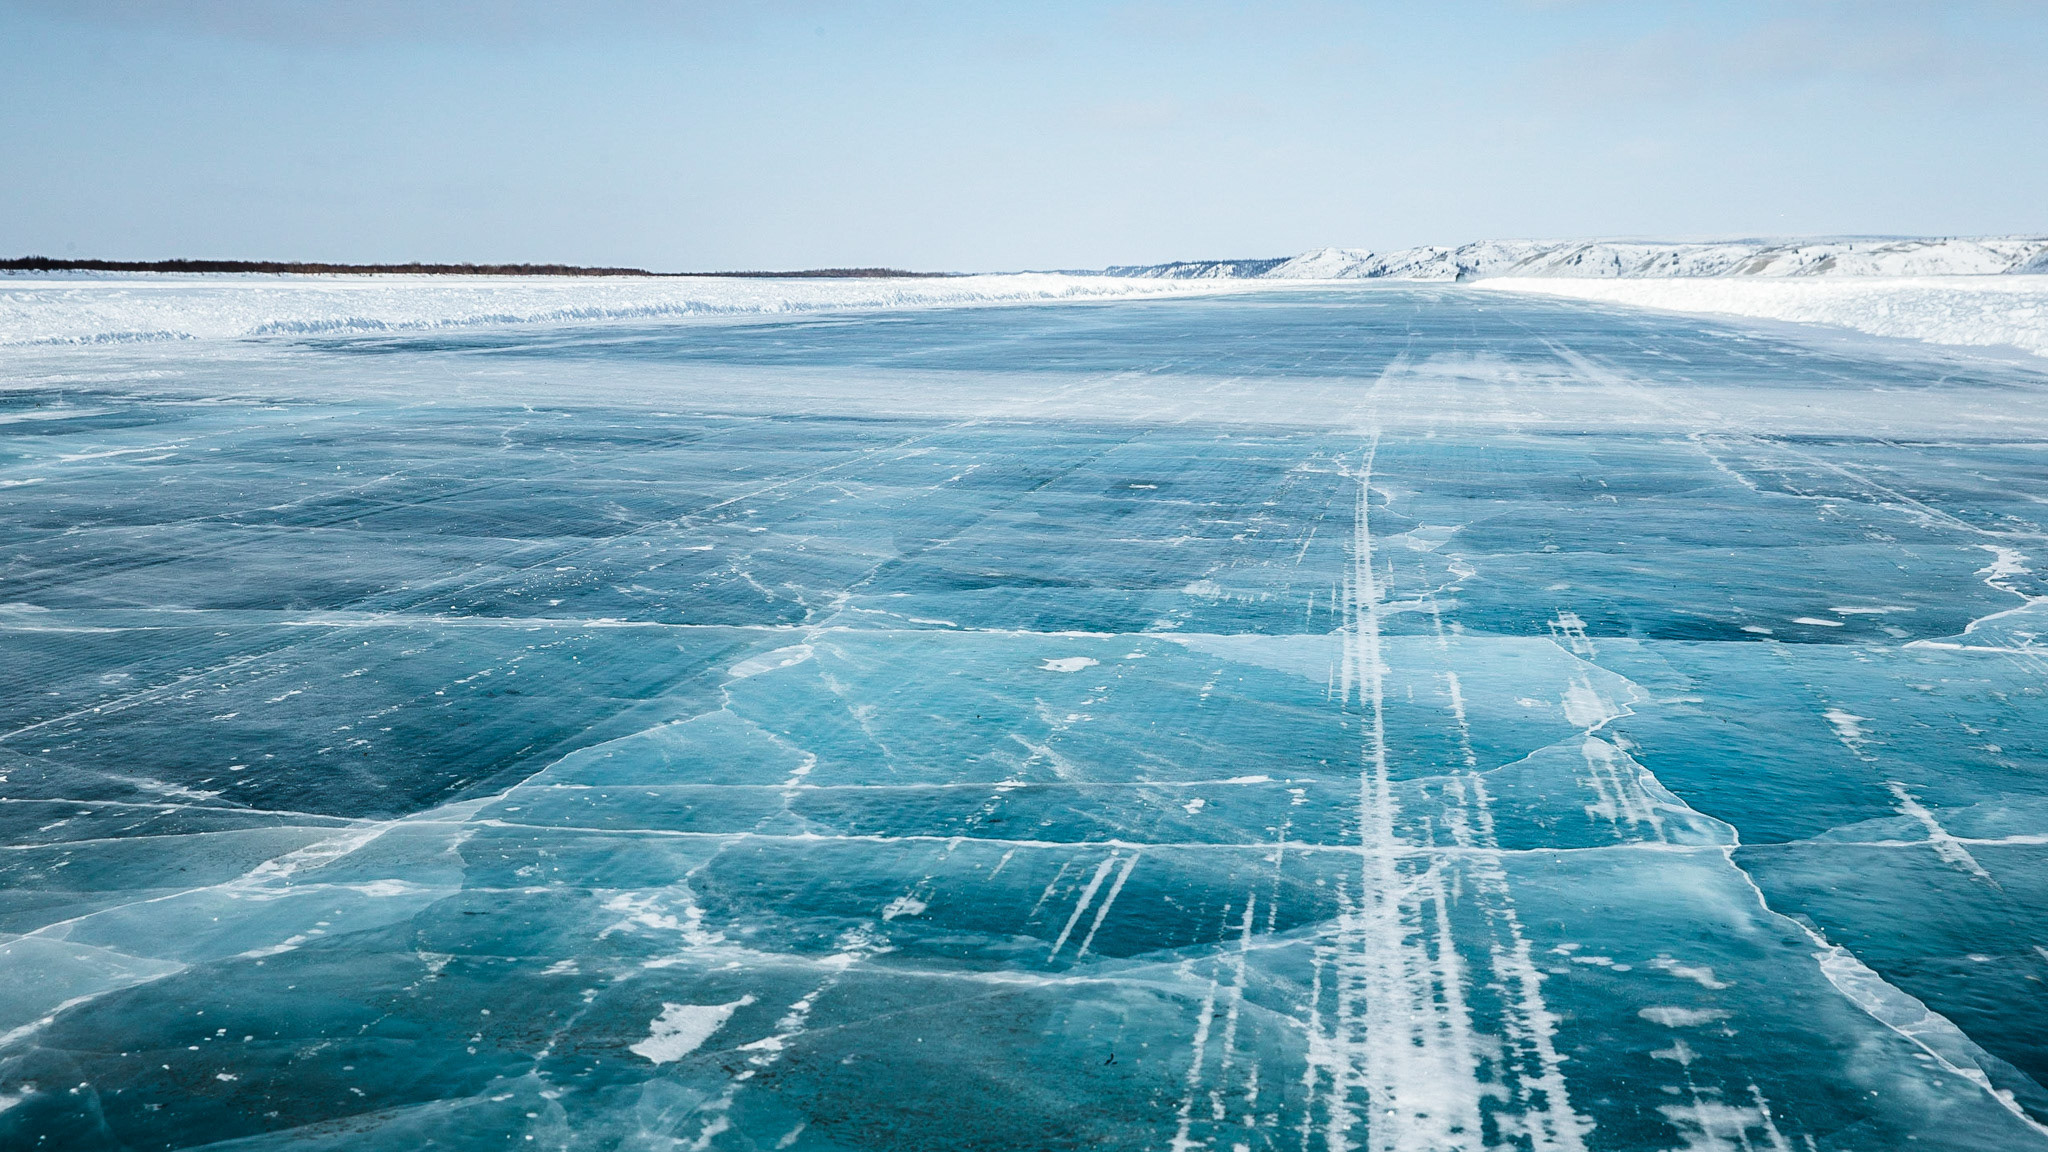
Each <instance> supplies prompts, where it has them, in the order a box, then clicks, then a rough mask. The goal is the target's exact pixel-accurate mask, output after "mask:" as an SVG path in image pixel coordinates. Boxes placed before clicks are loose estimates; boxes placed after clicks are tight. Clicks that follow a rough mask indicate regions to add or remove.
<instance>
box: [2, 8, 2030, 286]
mask: <svg viewBox="0 0 2048 1152" xmlns="http://www.w3.org/2000/svg"><path fill="white" fill-rule="evenodd" d="M416 9H426V10H428V11H427V12H426V13H425V14H422V13H421V12H420V11H416ZM2044 61H2048V3H2044V2H2042V0H2006V2H1990V0H1985V2H1970V0H1948V2H1941V3H1935V2H1927V3H1885V2H1882V0H1865V2H1860V3H1857V2H1839V0H1838V2H1828V0H1777V2H1767V3H1744V2H1734V0H1730V2H1716V3H1705V2H1700V3H1661V4H1660V3H1654V2H1650V0H1636V2H1632V3H1599V2H1591V0H1587V2H1571V0H1550V2H1538V0H1493V2H1479V0H1471V2H1458V0H1442V2H1435V3H1413V4H1410V3H1351V4H1341V3H1288V2H1285V0H1272V2H1268V3H1262V4H1256V5H1254V4H1222V3H1214V4H1207V3H1181V4H1172V3H1124V4H1118V3H1097V4H1066V3H1057V2H1051V0H1036V2H1034V3H1029V4H1003V3H965V2H956V3H871V4H862V3H840V4H811V3H795V2H791V3H777V2H773V0H770V2H764V3H720V4H699V3H655V2H652V0H644V2H620V3H610V4H606V3H600V2H586V3H581V4H576V5H573V6H572V5H566V4H548V3H541V2H538V0H495V2H490V3H485V2H466V3H448V4H442V5H433V4H432V3H431V2H430V0H422V2H420V3H405V2H403V0H353V2H345V0H303V2H299V3H288V2H273V3H257V2H254V0H189V2H185V3H178V2H174V0H158V2H151V0H63V2H40V3H39V2H25V0H0V160H4V179H0V253H5V254H25V253H32V252H33V253H40V254H45V255H77V256H105V257H113V258H130V259H133V258H161V257H166V256H211V257H233V258H277V259H325V260H346V261H386V260H390V261H397V260H412V259H420V260H456V261H461V260H479V261H497V260H528V261H568V262H575V263H608V264H633V265H641V266H646V267H652V268H661V269H714V268H718V269H729V268H790V267H815V266H825V265H852V264H861V265H868V264H887V265H894V266H898V267H909V268H928V269H997V268H1052V267H1095V266H1101V265H1103V264H1107V263H1126V262H1139V261H1158V260H1170V259H1178V258H1199V257H1217V256H1265V255H1285V254H1292V253H1295V252H1299V251H1302V250H1304V249H1307V248H1313V247H1318V246H1321V245H1325V244H1336V245H1345V246H1354V247H1376V248H1391V247H1400V246H1406V245H1411V244H1418V243H1458V242H1462V241H1465V240H1472V239H1482V238H1489V237H1563V236H1589V235H1603V236H1623V235H1636V236H1643V235H1655V236H1668V237H1691V236H1731V235H1786V234H1812V233H1858V234H1897V233H1906V234H1923V233H1938V234H1971V235H1974V234H1988V233H2012V232H2048V63H2044Z"/></svg>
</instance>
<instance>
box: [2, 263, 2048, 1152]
mask: <svg viewBox="0 0 2048 1152" xmlns="http://www.w3.org/2000/svg"><path fill="white" fill-rule="evenodd" d="M211 290H212V289H209V291H211ZM255 290H256V289H252V291H255ZM79 291H80V292H82V293H85V294H86V295H88V296H89V295H90V294H91V291H92V289H91V286H90V285H87V286H86V287H84V288H81V289H79ZM248 307H251V308H258V309H259V310H260V307H261V304H260V301H259V302H257V303H254V304H249V305H248ZM488 319H489V318H488V317H485V318H484V320H483V321H479V322H478V323H475V324H471V325H467V326H454V327H446V326H444V327H439V328H434V329H432V330H418V331H410V330H404V329H402V328H393V329H391V330H387V331H331V332H326V333H322V332H310V333H309V332H307V331H298V332H294V331H291V330H288V329H272V330H271V331H272V333H273V334H271V335H267V336H261V337H257V338H232V339H230V338H216V339H192V340H158V341H150V340H145V339H140V338H120V339H109V340H107V341H104V342H100V343H90V342H87V343H78V344H71V345H62V346H59V345H50V344H28V343H23V344H18V345H16V346H13V347H10V348H7V349H4V350H0V371H4V379H5V390H4V392H0V437H4V451H0V509H4V511H0V531H4V536H5V539H4V548H0V643H4V646H5V648H4V652H0V819H4V821H5V824H4V833H0V844H4V849H0V869H4V871H0V1146H4V1147H6V1148H10V1149H15V1148H19V1149H93V1150H97V1149H107V1150H114V1149H162V1148H199V1147H220V1148H233V1149H237V1150H245V1152H255V1150H268V1149H285V1148H290V1149H295V1150H296V1149H322V1148H327V1149H335V1150H337V1152H339V1150H343V1149H346V1150H350V1152H355V1150H361V1149H375V1150H386V1149H388V1150H413V1149H420V1148H430V1147H431V1148H454V1149H482V1148H493V1149H497V1148H545V1149H578V1150H580V1149H632V1150H652V1149H747V1150H752V1149H763V1150H767V1149H795V1150H806V1149H816V1150H825V1149H832V1150H875V1152H903V1150H910V1149H1039V1148H1116V1149H1157V1150H1160V1152H1187V1150H1190V1149H1213V1150H1215V1152H1253V1150H1257V1152H1263V1150H1268V1149H1279V1150H1287V1152H1323V1150H1338V1149H1361V1150H1371V1152H1425V1150H1453V1149H1472V1150H1476V1149H1490V1148H1498V1149H1516V1150H1521V1152H1539V1150H1554V1152H1577V1150H1581V1149H1584V1150H1608V1149H1612V1150H1624V1149H1673V1148H1686V1149H1729V1150H1735V1149H1741V1150H1749V1152H1763V1150H1772V1152H1777V1150H1785V1152H1794V1150H1819V1149H1864V1150H1871V1152H1891V1150H1896V1149H1901V1148H1907V1147H1913V1148H1922V1149H1984V1150H1993V1149H1995V1150H2017V1149H2028V1148H2042V1149H2048V1130H2044V1129H2043V1127H2042V1123H2043V1121H2044V1120H2048V1093H2044V1091H2043V1090H2042V1087H2041V1081H2042V1080H2043V1078H2044V1077H2048V988H2044V984H2043V980H2044V978H2048V951H2044V948H2048V918H2044V911H2048V867H2044V864H2048V698H2044V689H2048V681H2044V676H2048V642H2044V641H2043V640H2042V639H2041V637H2042V636H2043V635H2044V634H2048V528H2044V525H2048V467H2044V466H2048V369H2044V368H2043V367H2042V366H2041V365H2039V364H2035V365H2031V366H2030V365H2028V364H2026V363H2024V362H2021V361H2019V360H2017V359H2011V360H1998V359H1992V358H1972V357H1969V356H1965V355H1963V354H1960V353H1949V352H1941V351H1936V350H1929V349H1920V350H1916V349H1913V348H1911V347H1909V346H1905V345H1901V344H1897V343H1886V342H1879V341H1875V340H1871V341H1867V342H1864V343H1860V344H1859V343H1854V342H1845V341H1843V340H1840V339H1832V340H1830V341H1828V342H1820V341H1803V340H1801V339H1800V338H1799V337H1798V335H1797V334H1796V333H1788V332H1787V331H1785V330H1783V329H1781V328H1771V329H1764V328H1758V327H1745V326H1744V322H1742V321H1737V320H1723V319H1697V318H1686V317H1681V316H1674V315H1669V314H1656V313H1647V312H1630V311H1627V310H1624V309H1620V308H1616V307H1613V306H1610V305H1597V304H1587V303H1579V302H1572V301H1564V300H1557V299H1547V298H1542V297H1533V296H1531V297H1523V296H1518V295H1514V294H1507V293H1490V292H1482V291H1478V290H1474V289H1471V288H1467V287H1459V286H1451V285H1446V286H1431V287H1417V286H1406V287H1401V286H1363V287H1351V288H1333V287H1313V286H1311V287H1279V288H1266V289H1261V290H1259V291H1256V292H1241V293H1235V294H1229V295H1213V296H1209V297H1205V298H1188V299H1130V300H1096V301H1091V302H1052V303H1035V304H1009V305H1003V306H973V307H939V306H930V307H922V308H913V309H903V308H896V309H887V310H877V311H866V312H858V311H856V312H818V313H812V314H801V315H756V316H738V317H733V316H728V317H723V318H691V317H687V316H685V317H667V316H650V317H642V318H638V319H633V318H627V319H602V318H599V319H596V320H591V319H588V318H584V317H579V316H577V315H573V314H570V315H566V316H562V317H556V318H553V319H548V318H543V319H541V320H537V321H534V322H529V323H524V324H517V325H506V324H493V323H490V322H488ZM238 323H239V322H238ZM131 335H132V334H131ZM145 335H146V333H145Z"/></svg>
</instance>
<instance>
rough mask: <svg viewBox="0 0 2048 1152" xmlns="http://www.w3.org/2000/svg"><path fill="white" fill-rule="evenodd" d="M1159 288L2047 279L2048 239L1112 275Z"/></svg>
mask: <svg viewBox="0 0 2048 1152" xmlns="http://www.w3.org/2000/svg"><path fill="white" fill-rule="evenodd" d="M1108 271H1109V272H1110V274H1112V275H1116V276H1132V277H1148V278H1158V279H1171V280H1183V279H1244V278H1253V279H1262V280H1378V279H1388V280H1477V279H1482V278H1485V277H1491V276H1542V277H1574V278H1584V279H1670V278H1680V277H1699V276H1766V277H1782V276H1986V275H1999V274H2005V273H2026V272H2035V273H2048V236H2010V237H1994V238H1991V239H1979V240H1966V239H1953V238H1936V239H1823V240H1811V239H1809V240H1726V241H1714V242H1706V243H1661V242H1656V241H1633V240H1630V241H1622V240H1567V241H1541V240H1484V241H1480V242H1478V243H1474V244H1463V245H1459V246H1458V247H1455V248H1445V247H1438V246H1428V247H1422V248H1406V249H1402V250H1400V251H1397V252H1370V251H1367V250H1365V249H1362V248H1319V249H1316V250H1315V251H1313V252H1306V253H1303V254H1302V255H1300V256H1296V257H1294V258H1293V259H1272V260H1211V261H1181V262H1177V263H1173V264H1155V265H1149V266H1139V267H1119V268H1112V269H1109V270H1108Z"/></svg>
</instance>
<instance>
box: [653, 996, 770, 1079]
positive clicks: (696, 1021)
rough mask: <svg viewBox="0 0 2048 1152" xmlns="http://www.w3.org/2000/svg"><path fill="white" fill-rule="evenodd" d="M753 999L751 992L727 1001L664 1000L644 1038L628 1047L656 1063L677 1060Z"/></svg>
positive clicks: (700, 1043)
mask: <svg viewBox="0 0 2048 1152" xmlns="http://www.w3.org/2000/svg"><path fill="white" fill-rule="evenodd" d="M753 1002H754V998H753V997H752V996H742V997H740V998H739V999H737V1000H734V1001H732V1002H731V1003H729V1004H663V1005H662V1006H661V1015H659V1016H656V1017H655V1018H654V1020H653V1021H652V1022H651V1023H650V1024H648V1026H647V1039H645V1040H642V1041H640V1042H639V1043H638V1044H635V1045H633V1046H632V1047H631V1048H630V1049H628V1051H630V1052H633V1053H635V1054H636V1055H640V1056H645V1057H647V1059H649V1060H651V1061H653V1062H654V1063H656V1064H667V1063H669V1062H670V1061H673V1060H680V1059H682V1058H683V1057H685V1056H688V1055H689V1054H690V1053H692V1052H695V1051H696V1050H697V1049H698V1047H700V1046H701V1045H702V1044H703V1043H704V1042H705V1041H706V1040H709V1039H711V1034H712V1033H713V1032H716V1031H718V1030H719V1029H720V1028H723V1027H725V1022H726V1021H727V1020H730V1019H732V1014H733V1013H734V1012H736V1011H738V1010H739V1009H741V1008H744V1007H746V1006H747V1005H749V1004H752V1003H753Z"/></svg>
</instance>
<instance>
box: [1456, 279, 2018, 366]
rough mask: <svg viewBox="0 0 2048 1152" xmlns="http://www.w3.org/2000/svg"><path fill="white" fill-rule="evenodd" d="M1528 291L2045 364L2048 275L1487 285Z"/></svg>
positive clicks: (1487, 286)
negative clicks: (1991, 350)
mask: <svg viewBox="0 0 2048 1152" xmlns="http://www.w3.org/2000/svg"><path fill="white" fill-rule="evenodd" d="M1475 287H1478V288H1481V289H1485V290H1490V291H1506V292H1534V293H1540V294H1543V295H1548V296H1566V297H1570V298H1572V299H1574V300H1591V301H1597V302H1600V303H1605V304H1623V305H1628V306H1631V307H1637V308H1661V309H1665V310H1667V311H1672V312H1695V313H1706V314H1709V315H1722V316H1746V317H1751V318H1755V319H1760V320H1782V321H1790V322H1793V323H1798V324H1826V325H1831V326H1833V327H1837V328H1849V329H1853V330H1855V331H1858V332H1864V333H1868V334H1869V335H1872V336H1888V337H1894V338H1899V339H1907V340H1924V341H1927V342H1929V343H1932V344H1954V345H1962V346H1973V347H1980V348H1983V347H2008V348H2018V349H2021V350H2023V351H2026V352H2031V353H2033V354H2034V355H2036V356H2048V276H1920V277H1911V278H1898V279H1893V278H1874V277H1873V278H1867V279H1866V278H1852V277H1842V278H1811V279H1800V280H1762V279H1756V278H1735V277H1714V278H1702V279H1687V280H1679V279H1665V280H1574V279H1566V278H1563V277H1548V278H1538V277H1526V278H1523V277H1516V278H1502V279H1497V280H1486V281H1483V282H1481V283H1480V284H1478V285H1475Z"/></svg>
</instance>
